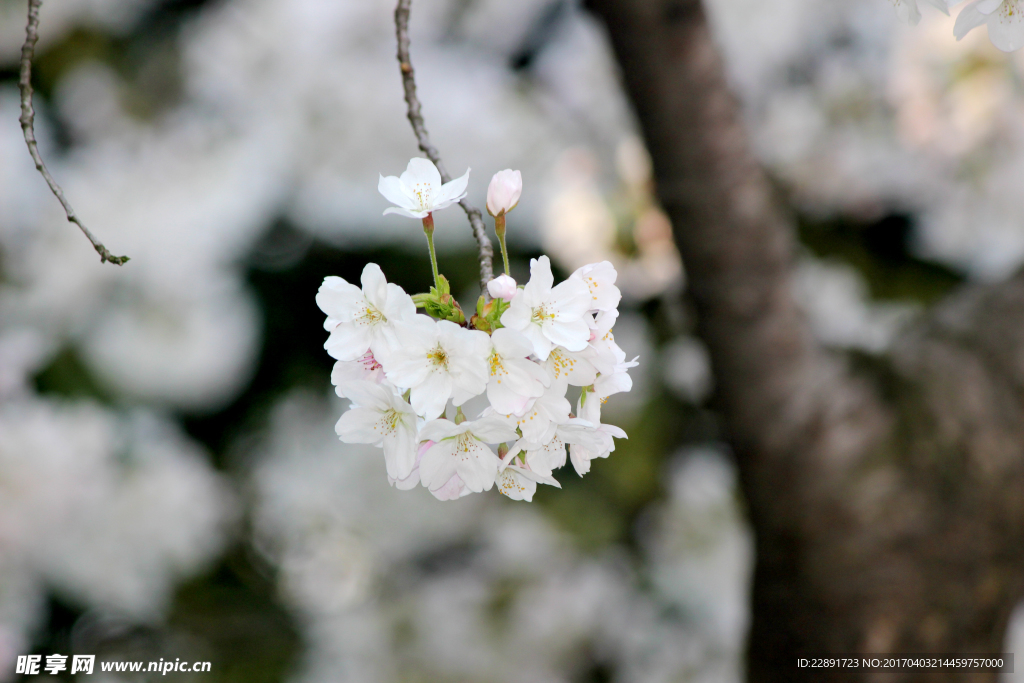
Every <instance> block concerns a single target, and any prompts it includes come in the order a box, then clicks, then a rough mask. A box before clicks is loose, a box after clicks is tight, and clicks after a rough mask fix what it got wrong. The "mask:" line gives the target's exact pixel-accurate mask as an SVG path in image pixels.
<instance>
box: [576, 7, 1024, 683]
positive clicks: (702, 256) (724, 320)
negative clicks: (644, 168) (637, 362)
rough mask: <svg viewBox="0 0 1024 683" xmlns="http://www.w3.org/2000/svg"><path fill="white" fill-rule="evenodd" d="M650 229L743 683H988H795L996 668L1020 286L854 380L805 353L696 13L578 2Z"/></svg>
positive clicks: (1020, 381)
mask: <svg viewBox="0 0 1024 683" xmlns="http://www.w3.org/2000/svg"><path fill="white" fill-rule="evenodd" d="M589 6H590V8H591V9H592V10H593V11H595V12H596V13H597V14H598V15H599V16H600V17H602V18H603V19H604V20H605V23H606V25H607V28H608V32H609V35H610V37H611V41H612V45H613V47H614V50H615V52H616V55H617V57H618V60H619V64H620V65H621V68H622V76H623V80H624V84H625V87H626V89H627V91H628V93H629V95H630V97H631V98H632V101H633V104H634V107H635V110H636V113H637V116H638V118H639V121H640V124H641V127H642V129H643V133H644V136H645V137H646V141H647V145H648V148H649V149H650V151H651V156H652V159H653V162H654V170H655V177H656V180H657V185H658V193H659V196H660V198H661V201H662V203H663V204H664V207H665V209H666V211H667V212H668V214H669V216H670V217H671V219H672V222H673V226H674V231H675V236H676V240H677V242H678V245H679V249H680V253H681V254H682V256H683V261H684V264H685V267H686V272H687V278H688V287H689V293H690V296H691V297H692V298H693V301H694V304H695V306H696V309H697V314H698V334H699V335H700V336H701V338H702V339H703V340H704V342H705V343H706V344H707V346H708V349H709V351H710V354H711V358H712V366H713V370H714V373H715V378H716V386H717V393H716V401H717V403H718V408H719V409H720V410H721V412H722V414H723V415H724V418H725V422H726V425H727V429H728V431H729V438H730V441H731V443H732V445H733V448H734V450H735V453H736V457H737V463H738V466H739V470H740V476H741V481H742V485H743V489H744V493H745V495H746V501H747V505H748V507H749V514H750V520H751V523H752V524H753V527H754V531H755V534H756V539H757V541H756V548H757V563H756V568H755V573H754V586H753V605H752V608H753V621H752V625H751V631H750V634H749V639H748V648H747V658H748V659H747V661H748V678H749V680H751V681H799V680H815V681H822V680H836V681H839V680H849V681H855V680H865V681H867V680H886V681H916V680H922V681H924V680H927V681H941V680H957V681H964V680H972V681H973V680H977V681H994V680H996V676H995V675H994V674H990V673H989V674H965V673H963V672H944V673H939V674H935V673H928V674H925V673H920V672H918V673H914V672H908V673H899V674H884V675H881V674H871V673H869V672H866V671H863V670H859V671H858V670H845V671H838V670H830V671H822V670H814V671H811V670H808V669H798V668H797V667H796V659H797V657H798V656H802V655H807V654H825V653H834V654H842V653H851V654H852V653H871V654H881V653H912V652H931V653H950V654H953V653H996V652H1000V651H1001V650H1002V647H1003V642H1004V634H1005V629H1006V624H1007V621H1008V618H1009V614H1010V611H1011V610H1012V608H1013V606H1014V605H1015V603H1016V602H1017V600H1018V599H1020V597H1021V595H1022V589H1024V586H1022V577H1024V544H1022V541H1024V419H1022V418H1024V412H1022V408H1024V401H1022V399H1024V393H1022V392H1024V279H1021V278H1016V279H1014V280H1011V281H1009V282H1006V283H1003V284H1000V285H996V286H991V287H987V288H982V287H976V288H971V289H967V290H965V291H963V292H961V293H959V294H958V295H957V296H955V297H953V298H952V299H951V300H949V301H947V302H944V303H943V304H942V305H940V306H939V307H938V308H937V309H936V310H935V311H932V312H931V314H930V315H929V316H928V317H927V318H926V319H924V320H922V321H921V322H920V324H918V325H917V326H915V327H914V328H913V329H911V330H909V331H908V332H907V333H906V334H905V335H904V337H903V338H902V339H901V340H899V342H898V343H897V344H896V346H895V349H894V351H893V352H892V353H891V354H890V355H889V356H888V357H887V358H884V359H881V360H880V362H879V368H878V369H877V371H875V372H872V373H871V374H870V375H866V374H857V373H854V372H852V371H851V370H850V369H849V367H848V366H847V364H846V363H845V361H844V360H843V358H841V357H839V356H835V355H832V354H829V353H828V352H826V351H825V350H823V349H822V348H821V347H820V346H819V345H818V344H817V343H816V342H815V341H814V340H813V338H812V336H811V334H810V331H809V329H808V326H807V324H806V322H805V320H804V318H803V316H802V314H801V313H800V311H799V309H798V307H797V305H796V303H795V301H794V298H793V296H792V293H791V266H792V259H793V252H794V246H795V238H794V231H793V228H792V225H791V222H790V220H789V219H788V217H787V216H786V215H785V214H784V213H783V212H782V211H781V210H780V207H779V206H778V205H777V204H776V203H775V201H774V200H773V197H772V193H771V189H770V186H769V184H768V182H767V180H766V178H765V176H764V174H763V172H762V171H761V169H760V168H759V166H758V164H757V162H756V160H755V158H754V157H753V155H752V153H751V150H750V144H749V141H748V137H747V133H746V130H745V129H744V126H743V122H742V118H741V115H740V111H739V107H738V105H737V102H736V100H735V98H734V97H733V96H732V95H731V93H730V92H729V88H728V86H727V83H726V79H725V75H724V72H723V68H722V61H721V57H720V56H719V54H718V51H717V48H716V46H715V44H714V41H713V39H712V36H711V32H710V30H709V28H708V24H707V19H706V15H705V12H704V9H703V6H702V5H701V3H700V0H589Z"/></svg>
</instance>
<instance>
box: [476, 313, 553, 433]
mask: <svg viewBox="0 0 1024 683" xmlns="http://www.w3.org/2000/svg"><path fill="white" fill-rule="evenodd" d="M491 344H492V348H491V355H490V357H489V358H488V361H487V363H488V366H489V368H490V378H489V379H488V381H487V400H488V401H490V403H491V406H492V407H493V408H494V410H495V411H496V412H498V413H500V414H502V415H510V414H514V415H518V414H520V413H523V412H524V411H525V410H526V407H527V405H529V403H530V399H533V398H538V397H539V396H541V395H543V394H544V390H545V389H546V388H547V387H549V386H550V385H551V378H550V377H549V376H548V374H547V373H546V372H544V369H543V368H542V367H541V366H539V365H537V364H536V363H534V362H533V361H531V360H530V359H528V358H527V356H529V355H530V353H531V352H532V351H533V348H532V347H531V346H530V342H529V341H527V339H526V337H524V336H523V335H521V334H520V333H518V332H516V331H515V330H510V329H508V328H507V327H502V328H499V329H497V330H495V331H494V333H493V334H492V335H491ZM563 393H564V392H563Z"/></svg>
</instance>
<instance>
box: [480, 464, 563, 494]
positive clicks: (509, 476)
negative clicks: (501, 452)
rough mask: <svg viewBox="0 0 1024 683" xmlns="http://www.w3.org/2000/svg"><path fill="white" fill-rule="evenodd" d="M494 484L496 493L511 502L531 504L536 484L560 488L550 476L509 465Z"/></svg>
mask: <svg viewBox="0 0 1024 683" xmlns="http://www.w3.org/2000/svg"><path fill="white" fill-rule="evenodd" d="M495 484H496V485H497V487H498V491H500V492H501V493H502V494H504V495H506V496H508V497H509V498H511V499H512V500H525V501H526V502H527V503H532V502H533V494H534V493H536V492H537V484H547V485H549V486H554V487H556V488H562V485H561V484H559V483H558V481H557V480H556V479H555V478H554V477H552V476H550V475H543V474H539V473H537V472H534V471H533V470H531V469H530V468H528V467H521V466H519V465H514V464H512V465H509V466H508V467H506V468H505V469H504V470H502V472H501V473H500V474H499V475H498V478H497V480H496V481H495Z"/></svg>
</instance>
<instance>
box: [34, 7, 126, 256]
mask: <svg viewBox="0 0 1024 683" xmlns="http://www.w3.org/2000/svg"><path fill="white" fill-rule="evenodd" d="M42 4H43V0H28V23H27V24H26V26H25V44H24V45H22V46H21V75H20V77H19V79H18V89H19V90H21V117H20V118H19V119H18V120H19V121H21V131H22V133H24V135H25V144H27V145H28V153H29V154H31V155H32V161H34V162H35V164H36V170H38V171H39V172H40V173H41V174H42V175H43V179H44V180H46V184H47V185H49V186H50V191H51V192H53V196H54V197H56V198H57V199H58V201H60V204H61V206H63V207H64V213H66V214H67V216H68V221H69V222H71V223H74V224H75V225H77V226H78V227H79V228H80V229H81V230H82V233H83V234H84V235H85V236H86V238H88V240H89V241H90V242H92V247H93V249H95V250H96V253H97V254H99V255H100V263H103V262H105V261H109V262H110V263H113V264H115V265H118V266H122V265H124V264H125V263H126V262H127V261H128V257H127V256H114V255H113V254H111V253H110V251H108V250H107V248H106V247H105V246H103V243H101V242H100V241H99V240H97V239H96V238H95V237H93V234H92V233H91V232H89V229H88V228H87V227H85V224H84V223H82V221H81V220H79V218H78V216H77V215H75V210H74V209H73V208H72V207H71V204H70V203H69V202H68V200H67V198H66V197H65V196H64V190H62V189H61V187H60V185H58V184H57V181H56V180H54V179H53V176H51V175H50V172H49V171H48V170H47V168H46V164H44V163H43V158H42V157H41V156H40V155H39V147H38V145H37V144H36V133H35V117H36V112H35V109H34V108H33V107H32V92H33V91H32V58H33V57H34V56H35V51H36V41H38V40H39V7H40V6H41V5H42Z"/></svg>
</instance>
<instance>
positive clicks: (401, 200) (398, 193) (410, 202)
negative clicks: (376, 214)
mask: <svg viewBox="0 0 1024 683" xmlns="http://www.w3.org/2000/svg"><path fill="white" fill-rule="evenodd" d="M377 192H380V193H381V194H382V195H384V199H386V200H388V201H389V202H391V203H392V204H394V205H395V206H400V207H402V208H403V209H409V210H410V211H412V210H415V209H417V208H419V205H418V204H417V203H416V198H415V197H414V196H413V195H412V193H411V192H410V191H409V189H408V188H407V187H406V186H405V184H403V183H402V181H401V180H399V179H398V177H397V176H393V175H389V176H388V177H386V178H385V177H384V176H383V175H381V176H380V180H378V181H377Z"/></svg>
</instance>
